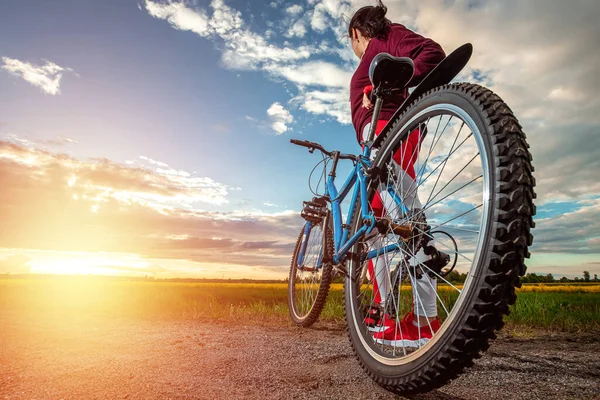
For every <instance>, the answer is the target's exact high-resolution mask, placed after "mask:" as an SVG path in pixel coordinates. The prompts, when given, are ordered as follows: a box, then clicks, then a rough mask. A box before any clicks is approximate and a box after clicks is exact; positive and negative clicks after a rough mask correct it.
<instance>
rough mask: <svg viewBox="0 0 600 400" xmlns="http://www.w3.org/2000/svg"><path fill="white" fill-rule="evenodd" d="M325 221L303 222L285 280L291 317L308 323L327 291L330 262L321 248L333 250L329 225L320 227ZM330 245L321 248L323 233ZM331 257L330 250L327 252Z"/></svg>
mask: <svg viewBox="0 0 600 400" xmlns="http://www.w3.org/2000/svg"><path fill="white" fill-rule="evenodd" d="M324 224H325V221H323V220H322V221H320V222H319V223H312V222H308V221H307V222H306V224H305V225H304V228H303V229H302V231H301V232H300V236H298V240H297V241H296V247H295V249H294V254H293V256H292V262H291V266H290V276H289V282H288V308H289V311H290V317H291V319H292V321H293V322H294V323H295V324H296V325H299V326H302V327H305V328H306V327H309V326H311V325H312V324H314V323H315V321H316V320H317V318H319V315H320V314H321V311H322V310H323V307H324V306H325V302H326V301H327V294H328V293H329V284H330V283H331V274H332V265H331V263H330V262H325V261H324V258H325V260H326V259H327V257H324V251H329V252H330V253H331V252H332V251H333V246H332V243H331V241H332V240H333V238H332V236H331V232H330V230H329V229H325V231H324V229H323V227H324ZM323 236H325V240H327V241H329V245H327V246H325V247H326V249H323V247H324V246H323V244H324V237H323ZM328 258H329V259H331V254H329V257H328Z"/></svg>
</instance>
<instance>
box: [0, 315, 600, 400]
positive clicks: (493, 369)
mask: <svg viewBox="0 0 600 400" xmlns="http://www.w3.org/2000/svg"><path fill="white" fill-rule="evenodd" d="M566 339H568V338H564V337H562V338H558V339H556V338H550V337H544V338H539V339H528V340H524V339H520V340H516V339H508V338H505V339H498V340H496V341H495V343H494V344H493V345H492V347H491V348H490V350H489V351H488V352H487V353H486V354H485V355H484V356H483V357H482V358H481V359H479V360H477V362H476V365H475V366H474V367H473V368H471V369H470V370H469V371H468V372H467V373H465V374H463V375H461V376H460V377H459V378H458V379H456V380H455V381H453V382H451V383H450V384H448V385H446V386H444V387H443V388H442V389H441V390H437V391H433V392H430V393H427V394H424V395H420V396H416V397H414V398H416V399H503V400H506V399H525V398H526V399H544V400H547V399H584V398H586V399H592V398H597V399H600V386H599V382H600V342H598V341H597V340H580V339H578V340H570V341H569V340H566ZM205 398H206V399H211V400H212V399H221V398H227V399H242V398H250V399H252V398H260V399H282V398H285V399H288V398H302V399H305V398H306V399H312V398H331V399H358V398H360V399H392V398H398V397H397V396H394V395H392V394H391V393H389V392H386V391H385V390H384V389H382V388H380V387H379V386H377V385H376V384H374V383H373V382H372V381H371V380H370V379H369V378H368V377H367V376H366V374H365V373H364V372H363V371H362V370H361V368H360V367H359V365H358V362H357V361H356V360H355V358H354V356H353V354H352V351H351V348H350V344H349V343H348V340H347V337H346V334H345V331H344V327H343V326H341V325H331V324H324V323H318V324H316V325H315V327H314V328H312V329H300V328H296V327H291V326H287V325H285V324H283V325H280V326H257V325H249V326H243V325H241V324H240V323H239V322H231V321H230V322H219V323H214V322H209V321H166V320H156V321H154V320H133V319H117V318H108V317H102V316H69V317H67V316H64V315H43V316H39V315H25V314H20V313H16V312H13V313H10V312H2V313H0V399H205Z"/></svg>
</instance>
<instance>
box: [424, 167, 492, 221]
mask: <svg viewBox="0 0 600 400" xmlns="http://www.w3.org/2000/svg"><path fill="white" fill-rule="evenodd" d="M482 176H483V175H479V176H478V177H476V178H473V179H471V180H470V181H469V182H467V183H465V184H464V185H462V186H461V187H459V188H458V189H456V190H454V191H453V192H451V193H449V194H447V195H446V196H444V197H442V198H441V199H439V200H438V201H436V202H435V203H433V204H430V205H429V206H427V207H423V210H422V211H423V212H425V211H427V210H429V209H430V208H431V207H433V206H435V205H437V204H439V203H441V202H442V201H444V200H446V199H447V198H448V197H450V196H452V195H453V194H454V193H456V192H458V191H459V190H462V189H464V188H465V187H467V186H469V185H470V184H471V183H473V182H475V181H476V180H478V179H479V178H481V177H482ZM436 196H437V195H436Z"/></svg>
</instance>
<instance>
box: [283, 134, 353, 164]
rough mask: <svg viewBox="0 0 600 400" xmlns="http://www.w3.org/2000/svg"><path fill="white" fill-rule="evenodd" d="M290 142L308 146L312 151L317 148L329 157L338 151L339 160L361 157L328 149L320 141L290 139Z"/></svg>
mask: <svg viewBox="0 0 600 400" xmlns="http://www.w3.org/2000/svg"><path fill="white" fill-rule="evenodd" d="M290 143H292V144H295V145H297V146H302V147H307V148H308V150H309V151H310V152H311V153H312V152H313V151H315V150H319V151H320V152H321V153H323V154H325V155H326V156H328V157H333V156H334V155H335V154H334V153H337V158H338V159H339V160H353V161H358V160H359V158H360V157H358V156H356V155H354V154H342V153H340V152H336V151H327V150H325V149H324V148H323V146H321V145H320V144H319V143H315V142H309V141H308V140H297V139H290Z"/></svg>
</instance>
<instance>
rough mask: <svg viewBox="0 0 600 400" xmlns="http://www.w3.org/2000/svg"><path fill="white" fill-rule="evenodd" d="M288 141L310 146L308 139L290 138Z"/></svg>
mask: <svg viewBox="0 0 600 400" xmlns="http://www.w3.org/2000/svg"><path fill="white" fill-rule="evenodd" d="M290 143H292V144H295V145H298V146H303V147H312V143H311V142H309V141H308V140H297V139H290Z"/></svg>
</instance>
